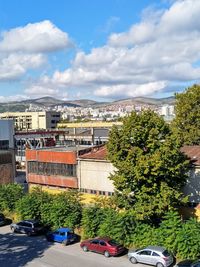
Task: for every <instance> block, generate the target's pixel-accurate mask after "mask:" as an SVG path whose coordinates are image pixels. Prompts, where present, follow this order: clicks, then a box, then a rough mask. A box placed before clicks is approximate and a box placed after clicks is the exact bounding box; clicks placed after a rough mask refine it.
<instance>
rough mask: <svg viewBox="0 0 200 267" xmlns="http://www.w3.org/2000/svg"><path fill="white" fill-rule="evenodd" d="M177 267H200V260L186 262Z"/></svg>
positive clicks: (179, 263)
mask: <svg viewBox="0 0 200 267" xmlns="http://www.w3.org/2000/svg"><path fill="white" fill-rule="evenodd" d="M176 267H200V260H184V261H180V262H178V263H177V264H176Z"/></svg>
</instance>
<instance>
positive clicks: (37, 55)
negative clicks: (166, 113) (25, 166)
mask: <svg viewBox="0 0 200 267" xmlns="http://www.w3.org/2000/svg"><path fill="white" fill-rule="evenodd" d="M199 11H200V2H199V1H198V0H177V1H172V0H160V1H159V0H155V1H147V0H143V1H139V2H138V1H137V3H136V1H131V0H124V1H122V0H109V1H106V0H102V1H89V0H84V1H83V0H75V1H73V3H72V2H71V1H70V2H68V1H64V0H60V1H58V2H56V1H51V2H49V1H47V0H43V1H39V0H36V1H28V2H27V1H25V0H21V1H20V4H19V2H17V1H7V2H6V3H5V2H3V1H2V0H0V25H1V26H0V31H1V37H0V65H1V67H0V102H7V101H12V100H23V99H34V98H40V97H44V96H51V97H55V98H58V99H65V100H74V99H93V100H96V101H113V100H118V99H125V98H130V97H137V96H144V97H159V98H160V97H168V96H173V95H174V93H175V92H182V91H183V90H184V89H185V88H187V87H188V86H190V85H192V84H194V83H199V78H200V68H199V59H200V53H199V40H200V38H199V37H200V26H199V22H198V16H199Z"/></svg>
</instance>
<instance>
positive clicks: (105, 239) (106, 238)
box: [92, 236, 111, 242]
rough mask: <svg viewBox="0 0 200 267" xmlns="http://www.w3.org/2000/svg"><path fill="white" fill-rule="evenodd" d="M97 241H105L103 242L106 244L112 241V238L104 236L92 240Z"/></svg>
mask: <svg viewBox="0 0 200 267" xmlns="http://www.w3.org/2000/svg"><path fill="white" fill-rule="evenodd" d="M94 239H95V240H96V239H98V240H103V241H106V242H108V241H110V240H111V238H110V237H107V236H103V237H99V236H98V237H95V238H92V240H94Z"/></svg>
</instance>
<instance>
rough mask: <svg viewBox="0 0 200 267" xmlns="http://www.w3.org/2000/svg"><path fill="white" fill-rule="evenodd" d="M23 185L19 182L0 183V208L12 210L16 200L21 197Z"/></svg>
mask: <svg viewBox="0 0 200 267" xmlns="http://www.w3.org/2000/svg"><path fill="white" fill-rule="evenodd" d="M23 195H24V193H23V187H22V186H21V185H19V184H7V185H0V210H1V211H2V212H4V211H8V212H10V211H14V210H15V207H16V202H17V201H18V200H19V199H21V198H22V197H23Z"/></svg>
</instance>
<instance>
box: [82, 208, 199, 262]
mask: <svg viewBox="0 0 200 267" xmlns="http://www.w3.org/2000/svg"><path fill="white" fill-rule="evenodd" d="M82 227H83V230H84V234H85V235H84V238H89V237H95V236H98V235H99V236H109V237H111V238H113V239H115V240H117V241H118V242H119V243H121V244H123V245H124V246H126V247H133V248H140V247H145V246H148V245H157V246H164V247H166V248H167V249H168V250H169V251H170V252H171V253H172V254H173V255H174V256H176V257H177V258H178V259H186V258H190V259H195V258H198V257H200V222H198V221H197V220H195V219H190V220H188V221H183V220H182V219H181V217H180V215H179V214H178V212H177V211H169V212H167V213H165V216H164V217H163V219H162V221H161V223H160V224H159V225H157V226H155V225H152V224H150V223H147V222H144V221H137V220H135V217H134V216H133V215H132V214H131V212H130V211H121V212H119V211H117V210H114V209H109V208H102V207H97V206H95V207H90V208H86V209H84V211H83V219H82Z"/></svg>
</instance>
